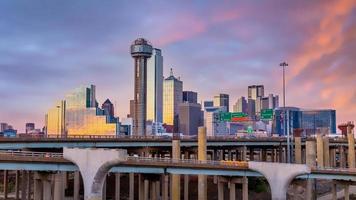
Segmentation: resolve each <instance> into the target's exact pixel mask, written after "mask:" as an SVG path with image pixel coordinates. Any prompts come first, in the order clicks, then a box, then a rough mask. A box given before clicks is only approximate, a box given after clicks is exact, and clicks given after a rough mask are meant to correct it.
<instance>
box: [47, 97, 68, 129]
mask: <svg viewBox="0 0 356 200" xmlns="http://www.w3.org/2000/svg"><path fill="white" fill-rule="evenodd" d="M65 108H66V103H65V101H60V102H58V103H56V105H55V106H54V107H53V108H51V109H49V111H48V113H47V115H46V119H45V121H46V130H47V134H48V135H64V134H65V130H64V124H65V123H64V118H65Z"/></svg>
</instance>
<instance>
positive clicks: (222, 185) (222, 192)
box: [218, 180, 224, 200]
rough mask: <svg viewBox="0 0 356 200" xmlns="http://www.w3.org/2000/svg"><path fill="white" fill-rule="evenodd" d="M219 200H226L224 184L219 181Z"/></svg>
mask: <svg viewBox="0 0 356 200" xmlns="http://www.w3.org/2000/svg"><path fill="white" fill-rule="evenodd" d="M218 200H224V182H222V181H220V180H218Z"/></svg>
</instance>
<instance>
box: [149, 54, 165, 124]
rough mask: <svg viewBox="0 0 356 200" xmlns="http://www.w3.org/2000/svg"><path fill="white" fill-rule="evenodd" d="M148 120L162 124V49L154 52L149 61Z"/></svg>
mask: <svg viewBox="0 0 356 200" xmlns="http://www.w3.org/2000/svg"><path fill="white" fill-rule="evenodd" d="M146 96H147V98H146V101H147V107H146V111H147V112H146V120H147V121H152V122H162V109H163V108H162V107H163V103H162V101H163V57H162V52H161V50H160V49H153V50H152V57H151V58H150V59H148V60H147V92H146Z"/></svg>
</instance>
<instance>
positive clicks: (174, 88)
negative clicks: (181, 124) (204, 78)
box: [163, 74, 183, 125]
mask: <svg viewBox="0 0 356 200" xmlns="http://www.w3.org/2000/svg"><path fill="white" fill-rule="evenodd" d="M182 95H183V82H182V81H180V80H178V79H177V78H175V77H174V76H173V74H171V76H169V77H168V78H166V79H165V80H164V82H163V123H165V124H167V125H173V124H174V116H175V115H178V105H179V104H180V103H182V100H183V96H182Z"/></svg>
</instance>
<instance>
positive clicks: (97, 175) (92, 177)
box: [55, 148, 127, 200]
mask: <svg viewBox="0 0 356 200" xmlns="http://www.w3.org/2000/svg"><path fill="white" fill-rule="evenodd" d="M63 157H64V158H65V159H68V160H70V161H72V162H73V163H75V164H76V165H77V166H78V167H79V170H80V173H81V174H82V178H83V183H84V199H85V200H102V198H103V185H104V180H105V178H106V175H107V174H108V172H109V170H110V169H111V168H112V167H113V166H114V165H116V164H118V163H120V162H122V161H126V160H127V151H126V150H119V149H110V150H109V149H79V148H73V149H70V148H64V149H63ZM61 177H62V176H61ZM57 190H60V189H59V188H58V189H57ZM55 193H56V189H55ZM55 196H56V195H55Z"/></svg>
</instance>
